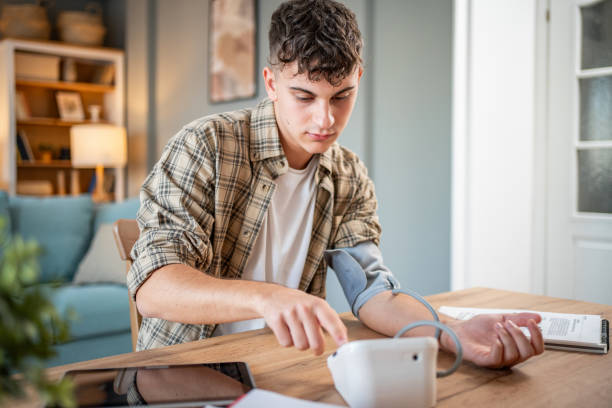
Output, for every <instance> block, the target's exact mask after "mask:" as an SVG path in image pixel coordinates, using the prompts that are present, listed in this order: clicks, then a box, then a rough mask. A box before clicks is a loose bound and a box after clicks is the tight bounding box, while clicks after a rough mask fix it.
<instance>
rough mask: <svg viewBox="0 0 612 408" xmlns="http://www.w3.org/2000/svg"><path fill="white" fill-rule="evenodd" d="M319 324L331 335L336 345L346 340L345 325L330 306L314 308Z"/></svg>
mask: <svg viewBox="0 0 612 408" xmlns="http://www.w3.org/2000/svg"><path fill="white" fill-rule="evenodd" d="M314 312H315V315H316V316H317V319H318V320H319V323H321V326H323V328H324V329H325V330H326V331H327V332H328V333H329V334H330V335H331V336H332V338H333V339H334V341H335V342H336V344H337V345H338V346H341V345H343V344H344V343H346V342H347V334H346V326H345V325H344V323H342V320H340V316H338V314H337V313H336V312H334V310H333V309H332V308H331V307H328V308H323V307H321V308H316V309H315V310H314Z"/></svg>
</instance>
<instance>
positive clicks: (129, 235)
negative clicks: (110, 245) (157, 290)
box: [113, 219, 142, 351]
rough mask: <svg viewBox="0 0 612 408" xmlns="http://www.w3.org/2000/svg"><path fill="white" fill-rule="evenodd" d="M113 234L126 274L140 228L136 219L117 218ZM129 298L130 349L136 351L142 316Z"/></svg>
mask: <svg viewBox="0 0 612 408" xmlns="http://www.w3.org/2000/svg"><path fill="white" fill-rule="evenodd" d="M113 235H114V237H115V243H116V244H117V249H118V250H119V256H120V257H121V259H122V260H124V261H126V269H125V273H126V274H127V273H128V271H129V270H130V267H131V266H132V258H131V257H130V252H132V247H133V246H134V244H135V243H136V241H137V240H138V236H139V235H140V230H139V229H138V223H137V222H136V220H125V219H121V220H117V221H115V223H114V224H113ZM129 298H130V328H131V331H132V349H133V350H134V351H136V341H137V340H138V329H139V328H140V322H141V321H142V316H141V315H140V313H138V308H137V307H136V303H135V302H134V300H133V299H132V296H129Z"/></svg>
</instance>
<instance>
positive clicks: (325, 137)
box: [308, 132, 334, 140]
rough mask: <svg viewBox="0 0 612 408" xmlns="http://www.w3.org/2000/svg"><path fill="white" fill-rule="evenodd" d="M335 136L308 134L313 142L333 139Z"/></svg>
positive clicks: (330, 134)
mask: <svg viewBox="0 0 612 408" xmlns="http://www.w3.org/2000/svg"><path fill="white" fill-rule="evenodd" d="M333 135H334V134H333V133H311V132H308V137H310V138H311V139H313V140H327V139H329V138H330V137H332V136H333Z"/></svg>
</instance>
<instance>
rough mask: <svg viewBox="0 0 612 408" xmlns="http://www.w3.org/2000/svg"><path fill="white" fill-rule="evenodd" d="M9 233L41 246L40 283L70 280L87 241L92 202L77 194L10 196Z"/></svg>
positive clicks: (90, 223)
mask: <svg viewBox="0 0 612 408" xmlns="http://www.w3.org/2000/svg"><path fill="white" fill-rule="evenodd" d="M9 210H10V214H11V224H12V230H13V234H15V235H20V236H22V237H23V238H24V239H26V240H28V239H34V240H36V241H37V242H38V244H39V245H40V246H41V247H42V249H43V251H44V252H43V255H42V256H41V257H40V258H39V262H40V266H41V282H51V281H57V280H61V281H70V280H72V277H73V276H74V272H75V271H76V269H77V266H78V265H79V261H80V260H81V258H82V257H83V255H84V254H85V251H86V250H87V247H88V245H89V241H90V240H91V226H92V221H93V203H92V201H91V197H90V196H87V195H83V196H79V197H48V198H36V197H20V196H16V197H10V198H9Z"/></svg>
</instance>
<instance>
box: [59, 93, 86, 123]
mask: <svg viewBox="0 0 612 408" xmlns="http://www.w3.org/2000/svg"><path fill="white" fill-rule="evenodd" d="M55 99H56V101H57V110H58V112H59V115H60V119H62V120H64V121H72V122H79V121H82V120H85V111H84V110H83V101H82V100H81V95H80V94H79V93H78V92H56V93H55Z"/></svg>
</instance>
